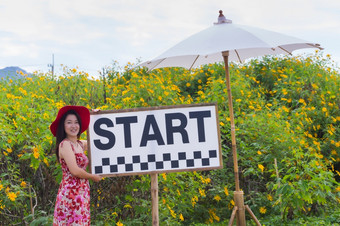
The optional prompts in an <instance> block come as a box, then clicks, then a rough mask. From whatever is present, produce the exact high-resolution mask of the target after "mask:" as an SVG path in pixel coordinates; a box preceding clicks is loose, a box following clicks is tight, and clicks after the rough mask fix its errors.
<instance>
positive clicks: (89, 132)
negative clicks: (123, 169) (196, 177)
mask: <svg viewBox="0 0 340 226" xmlns="http://www.w3.org/2000/svg"><path fill="white" fill-rule="evenodd" d="M200 107H202V108H203V109H204V107H212V108H213V109H214V111H215V115H211V118H214V117H215V118H216V129H217V131H216V134H217V136H218V137H217V139H218V150H216V153H212V156H213V157H215V158H218V160H219V165H218V166H213V167H203V168H196V167H193V168H185V169H178V170H176V169H172V170H152V171H151V170H148V171H145V172H131V173H112V174H105V173H104V174H101V173H96V174H99V175H102V176H104V177H117V176H130V175H142V174H157V173H169V172H183V171H203V170H212V169H221V168H223V162H222V147H221V138H220V126H219V120H218V119H219V117H218V109H217V104H216V103H203V104H190V105H174V106H160V107H148V108H133V109H119V110H107V111H99V112H91V116H94V115H105V114H112V113H113V114H120V113H133V112H145V111H157V110H167V109H169V110H173V109H180V108H188V109H190V108H192V109H195V108H200ZM91 120H92V119H91ZM91 125H92V126H93V124H91V123H90V126H89V128H88V130H87V140H88V149H89V150H88V156H89V166H90V172H91V173H95V172H92V171H93V165H92V164H93V163H92V158H91V157H92V155H93V153H92V152H91V146H92V145H93V144H92V145H91V139H92V137H91V134H92V132H91V131H90V130H91V128H90V127H91ZM199 155H201V154H199ZM209 155H210V154H209ZM195 158H196V157H195ZM201 158H202V159H203V157H202V156H201ZM105 160H106V159H105ZM207 161H209V160H207ZM202 162H203V160H202ZM105 164H109V163H105Z"/></svg>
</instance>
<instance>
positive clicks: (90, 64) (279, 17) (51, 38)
mask: <svg viewBox="0 0 340 226" xmlns="http://www.w3.org/2000/svg"><path fill="white" fill-rule="evenodd" d="M220 9H221V10H223V12H224V15H225V16H226V18H228V19H231V20H232V21H233V23H234V24H241V25H247V26H254V27H258V28H263V29H267V30H272V31H276V32H280V33H284V34H286V35H291V36H294V37H297V38H300V39H304V40H306V41H308V42H312V43H319V44H320V45H321V46H322V47H323V48H324V50H323V53H324V55H326V54H330V55H331V59H332V60H333V61H334V62H335V63H336V64H338V65H340V1H339V0H285V1H283V0H274V1H273V0H228V1H227V0H209V1H208V0H171V1H169V0H30V1H27V0H0V69H2V68H4V67H8V66H19V67H21V68H23V69H25V70H26V71H27V72H33V71H40V72H43V73H45V72H48V71H50V70H51V67H50V66H48V65H49V64H52V55H54V65H55V73H56V74H61V73H62V68H63V67H64V66H67V67H68V68H78V70H82V71H85V72H87V73H89V74H90V75H93V76H96V75H98V74H99V71H101V70H102V69H103V68H104V67H106V66H110V65H112V64H113V62H117V64H118V65H119V66H121V67H124V66H125V65H126V64H127V63H128V62H130V63H133V64H136V63H137V62H140V61H142V62H143V61H147V60H151V59H153V58H154V57H156V56H158V55H159V54H161V53H162V52H164V51H165V50H167V49H168V48H170V47H172V46H173V45H175V44H177V43H178V42H180V41H182V40H183V39H185V38H187V37H189V36H190V35H192V34H195V33H197V32H199V31H201V30H203V29H205V28H208V27H210V26H212V25H213V23H214V22H217V17H218V11H219V10H220ZM314 51H315V49H308V50H304V52H307V53H314ZM299 53H300V52H299V51H298V53H297V54H299Z"/></svg>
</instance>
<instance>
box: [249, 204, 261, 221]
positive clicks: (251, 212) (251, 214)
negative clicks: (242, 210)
mask: <svg viewBox="0 0 340 226" xmlns="http://www.w3.org/2000/svg"><path fill="white" fill-rule="evenodd" d="M245 207H246V210H247V211H248V213H249V214H250V216H251V218H253V220H254V221H255V223H256V225H257V226H261V223H260V221H259V220H258V219H257V218H256V216H255V214H254V213H253V211H251V209H250V208H249V206H248V205H245Z"/></svg>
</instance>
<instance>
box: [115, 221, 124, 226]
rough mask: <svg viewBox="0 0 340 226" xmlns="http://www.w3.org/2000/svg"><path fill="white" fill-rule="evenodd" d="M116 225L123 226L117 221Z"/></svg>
mask: <svg viewBox="0 0 340 226" xmlns="http://www.w3.org/2000/svg"><path fill="white" fill-rule="evenodd" d="M116 225H117V226H123V225H124V224H123V223H121V222H120V221H118V222H117V223H116Z"/></svg>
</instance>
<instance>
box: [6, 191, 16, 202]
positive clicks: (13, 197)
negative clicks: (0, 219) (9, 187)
mask: <svg viewBox="0 0 340 226" xmlns="http://www.w3.org/2000/svg"><path fill="white" fill-rule="evenodd" d="M7 196H8V198H9V199H10V200H11V201H12V202H14V201H15V199H16V198H17V195H16V194H15V193H14V192H9V193H8V194H7Z"/></svg>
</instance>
